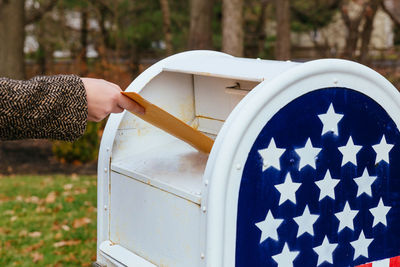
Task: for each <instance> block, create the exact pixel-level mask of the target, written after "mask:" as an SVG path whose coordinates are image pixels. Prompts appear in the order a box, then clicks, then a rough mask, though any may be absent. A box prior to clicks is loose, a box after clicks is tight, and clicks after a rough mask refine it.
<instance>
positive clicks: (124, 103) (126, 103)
mask: <svg viewBox="0 0 400 267" xmlns="http://www.w3.org/2000/svg"><path fill="white" fill-rule="evenodd" d="M118 105H119V106H120V107H121V108H124V109H126V110H129V111H132V112H134V113H138V114H141V115H143V114H144V113H145V109H144V108H143V107H142V106H141V105H139V104H138V103H136V102H135V101H133V100H132V99H130V98H128V97H126V96H124V95H123V94H120V97H119V103H118Z"/></svg>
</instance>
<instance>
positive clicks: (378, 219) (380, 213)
mask: <svg viewBox="0 0 400 267" xmlns="http://www.w3.org/2000/svg"><path fill="white" fill-rule="evenodd" d="M390 209H391V207H390V206H385V205H384V204H383V200H382V198H381V199H380V200H379V203H378V206H376V207H375V208H372V209H369V211H370V212H371V214H372V215H373V216H374V223H373V225H372V227H374V226H375V225H377V224H378V223H382V224H383V225H385V226H387V222H386V215H387V214H388V212H389V210H390Z"/></svg>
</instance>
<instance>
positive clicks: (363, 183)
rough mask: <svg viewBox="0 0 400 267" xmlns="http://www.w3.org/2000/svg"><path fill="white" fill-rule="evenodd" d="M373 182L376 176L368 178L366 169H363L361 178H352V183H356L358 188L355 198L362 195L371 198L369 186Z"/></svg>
mask: <svg viewBox="0 0 400 267" xmlns="http://www.w3.org/2000/svg"><path fill="white" fill-rule="evenodd" d="M375 180H376V176H369V175H368V171H367V168H365V169H364V172H363V174H362V176H361V177H359V178H354V182H356V183H357V186H358V189H357V197H358V196H360V195H361V194H363V193H365V194H367V195H368V196H370V197H372V191H371V185H372V184H373V183H374V182H375Z"/></svg>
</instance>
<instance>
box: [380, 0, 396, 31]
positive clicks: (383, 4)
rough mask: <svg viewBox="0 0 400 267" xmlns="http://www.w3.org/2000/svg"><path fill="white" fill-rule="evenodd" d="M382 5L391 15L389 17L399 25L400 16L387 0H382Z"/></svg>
mask: <svg viewBox="0 0 400 267" xmlns="http://www.w3.org/2000/svg"><path fill="white" fill-rule="evenodd" d="M381 7H382V9H383V11H385V13H386V14H388V15H389V17H390V18H391V19H392V21H393V22H394V23H395V24H396V25H397V26H400V16H396V15H395V14H394V13H393V12H392V11H393V10H392V9H391V8H389V7H388V6H386V1H382V3H381Z"/></svg>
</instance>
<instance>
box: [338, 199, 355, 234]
mask: <svg viewBox="0 0 400 267" xmlns="http://www.w3.org/2000/svg"><path fill="white" fill-rule="evenodd" d="M357 213H358V211H357V210H352V209H350V205H349V202H346V204H345V205H344V208H343V211H341V212H337V213H335V216H336V218H338V220H339V230H338V232H340V231H341V230H342V229H344V228H345V227H348V228H349V229H351V230H353V231H354V223H353V220H354V217H356V215H357Z"/></svg>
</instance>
